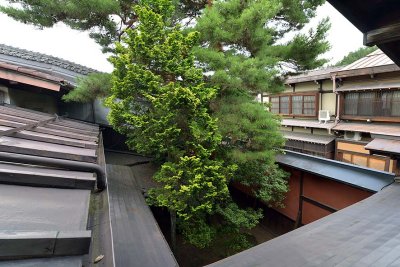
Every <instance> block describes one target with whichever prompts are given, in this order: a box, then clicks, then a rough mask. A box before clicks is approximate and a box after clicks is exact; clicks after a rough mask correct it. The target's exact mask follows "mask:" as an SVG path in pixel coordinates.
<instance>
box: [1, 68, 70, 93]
mask: <svg viewBox="0 0 400 267" xmlns="http://www.w3.org/2000/svg"><path fill="white" fill-rule="evenodd" d="M0 78H2V79H5V80H10V81H15V82H19V83H23V84H28V85H32V86H36V87H40V88H45V89H49V90H53V91H59V90H60V86H61V85H64V86H66V85H69V86H72V84H70V83H69V82H68V81H66V80H64V79H63V78H60V77H57V76H54V75H50V74H47V73H44V72H41V71H37V70H34V69H30V68H26V67H20V66H17V65H14V64H10V63H6V62H2V61H0Z"/></svg>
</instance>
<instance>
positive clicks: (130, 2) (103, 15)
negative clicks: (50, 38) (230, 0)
mask: <svg viewBox="0 0 400 267" xmlns="http://www.w3.org/2000/svg"><path fill="white" fill-rule="evenodd" d="M6 1H7V2H9V3H10V4H12V5H10V6H0V12H3V13H5V14H7V15H8V16H10V17H12V18H14V19H15V20H17V21H20V22H23V23H25V24H32V25H35V26H38V27H40V28H44V27H52V26H54V25H55V24H56V23H58V22H63V23H65V24H66V25H68V26H69V27H71V28H72V29H76V30H82V31H90V37H91V38H93V39H94V40H95V41H96V42H97V43H98V44H99V45H100V46H101V47H102V49H103V51H104V52H112V51H113V49H114V43H115V42H117V41H120V40H121V37H122V36H123V35H124V34H125V32H126V30H127V29H133V28H135V27H136V25H137V22H138V15H137V14H136V13H135V11H134V7H135V6H136V5H138V4H139V3H140V1H139V0H84V1H82V0H51V1H49V0H36V1H31V0H6ZM171 3H172V4H174V5H175V6H176V7H177V9H176V12H175V14H174V18H175V20H177V21H179V20H181V19H182V18H186V17H196V16H198V15H199V12H200V10H202V9H203V7H204V5H205V3H206V0H185V1H178V0H172V1H171Z"/></svg>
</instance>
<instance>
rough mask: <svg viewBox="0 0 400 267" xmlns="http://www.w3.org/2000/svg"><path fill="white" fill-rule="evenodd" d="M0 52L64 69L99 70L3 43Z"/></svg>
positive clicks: (89, 71)
mask: <svg viewBox="0 0 400 267" xmlns="http://www.w3.org/2000/svg"><path fill="white" fill-rule="evenodd" d="M0 54H4V55H9V56H13V57H18V58H22V59H26V60H31V61H37V62H42V63H47V64H50V65H53V66H57V67H60V68H63V69H66V70H70V71H73V72H76V73H80V74H84V75H87V74H89V73H92V72H99V71H97V70H95V69H92V68H89V67H86V66H83V65H80V64H77V63H74V62H71V61H68V60H65V59H62V58H58V57H55V56H50V55H46V54H42V53H39V52H34V51H30V50H26V49H22V48H17V47H13V46H9V45H5V44H0Z"/></svg>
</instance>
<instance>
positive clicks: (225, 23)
mask: <svg viewBox="0 0 400 267" xmlns="http://www.w3.org/2000/svg"><path fill="white" fill-rule="evenodd" d="M323 3H324V1H323V0H316V1H301V0H258V1H255V0H250V1H241V0H232V1H214V2H213V5H212V7H209V8H206V9H205V11H204V13H203V15H202V16H201V17H200V18H199V19H198V21H197V25H196V26H195V30H197V31H199V32H200V45H199V46H198V47H197V48H196V49H195V55H196V57H197V58H198V60H199V61H200V62H201V66H202V67H203V71H204V72H208V73H211V74H210V75H209V77H208V81H209V84H210V86H214V87H216V88H218V93H217V98H216V99H215V100H214V101H213V103H212V110H213V113H214V116H215V118H217V119H218V129H219V133H220V134H221V136H222V139H223V142H222V145H221V146H220V148H219V149H218V153H217V158H221V159H224V161H225V162H226V163H228V164H235V165H237V166H238V168H237V171H236V172H235V174H234V178H233V179H234V180H236V181H239V182H241V183H243V184H245V185H247V186H250V187H251V188H252V190H253V193H254V195H255V196H257V197H258V198H260V199H262V200H263V201H265V202H267V203H275V204H277V205H279V204H280V203H281V201H282V198H283V194H284V193H285V192H286V191H287V181H286V179H285V177H286V174H285V173H284V172H283V171H282V170H280V169H279V168H278V166H277V165H275V154H276V153H277V152H278V151H279V150H280V148H281V147H282V146H283V144H284V139H283V137H282V136H281V134H280V132H279V129H280V122H279V118H278V117H277V116H275V115H273V114H271V113H270V112H268V111H266V107H265V106H264V105H263V104H260V103H257V102H255V101H254V97H255V95H256V94H259V93H263V92H268V93H271V92H272V93H273V92H279V91H280V90H281V89H282V88H283V86H282V81H281V80H280V79H279V78H278V77H280V74H281V73H282V66H290V67H291V68H292V69H295V70H304V69H312V68H315V67H318V66H321V65H322V64H324V63H325V62H326V60H325V59H321V58H320V55H321V54H322V53H324V52H326V51H327V50H328V49H329V43H328V42H327V41H326V40H325V37H326V32H327V30H328V29H329V26H330V25H329V21H328V20H327V19H325V20H323V21H321V22H320V23H319V24H318V26H317V27H316V29H315V30H313V29H311V30H310V31H309V32H308V34H302V33H298V31H299V30H300V29H302V28H303V27H304V26H305V24H306V23H308V22H309V20H310V19H311V18H312V17H314V16H315V11H316V8H317V7H318V6H319V5H321V4H323ZM285 34H291V35H293V38H292V39H291V40H289V41H286V42H284V41H282V40H283V38H284V35H285Z"/></svg>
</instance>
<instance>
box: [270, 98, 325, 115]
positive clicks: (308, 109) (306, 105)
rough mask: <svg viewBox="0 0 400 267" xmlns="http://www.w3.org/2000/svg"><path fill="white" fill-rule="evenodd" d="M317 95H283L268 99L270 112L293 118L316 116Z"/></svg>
mask: <svg viewBox="0 0 400 267" xmlns="http://www.w3.org/2000/svg"><path fill="white" fill-rule="evenodd" d="M317 97H318V93H305V94H297V93H296V94H284V95H275V96H271V97H270V102H271V112H272V113H275V114H282V115H293V116H310V117H315V116H317V108H318V101H317V99H318V98H317Z"/></svg>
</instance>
